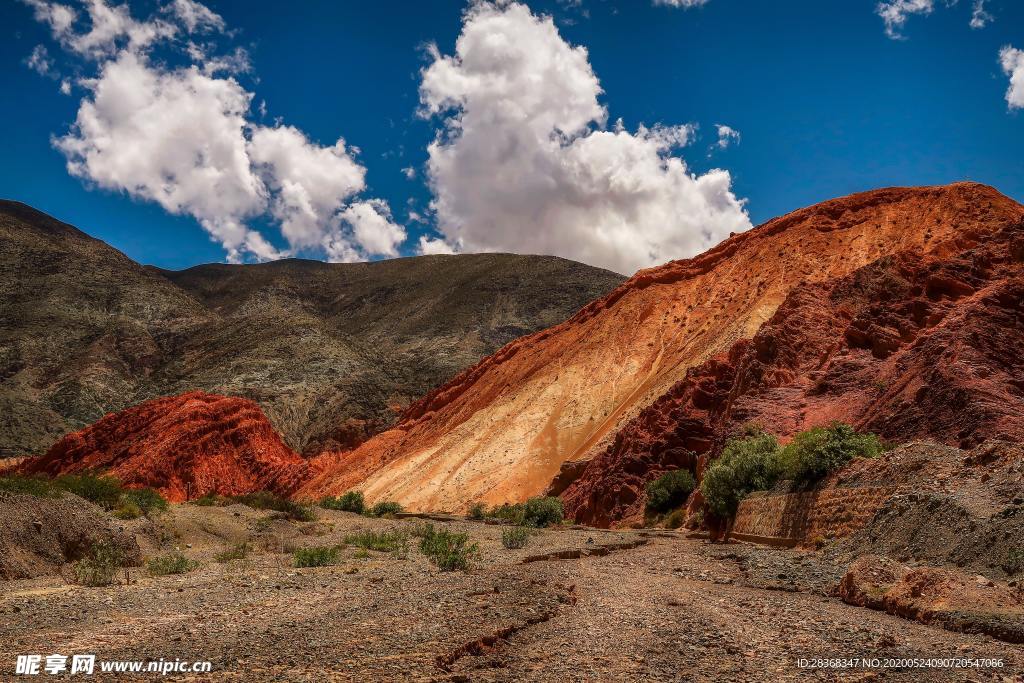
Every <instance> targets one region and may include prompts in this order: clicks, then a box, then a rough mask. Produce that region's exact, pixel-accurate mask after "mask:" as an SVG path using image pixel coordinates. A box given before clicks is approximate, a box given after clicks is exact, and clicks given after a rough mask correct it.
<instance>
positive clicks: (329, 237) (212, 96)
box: [26, 0, 405, 261]
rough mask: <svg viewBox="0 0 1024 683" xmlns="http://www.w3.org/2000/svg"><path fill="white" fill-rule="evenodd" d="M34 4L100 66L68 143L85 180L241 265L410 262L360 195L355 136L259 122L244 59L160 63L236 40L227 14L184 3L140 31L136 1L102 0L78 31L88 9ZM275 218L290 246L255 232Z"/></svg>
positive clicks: (377, 208)
mask: <svg viewBox="0 0 1024 683" xmlns="http://www.w3.org/2000/svg"><path fill="white" fill-rule="evenodd" d="M26 2H27V3H28V4H29V5H30V6H31V7H32V8H33V10H34V11H35V15H36V18H37V19H39V20H40V21H44V22H46V23H47V24H48V25H49V26H50V27H51V30H52V32H53V34H54V37H55V38H56V39H57V40H59V41H60V43H61V44H62V45H63V46H64V47H65V48H67V49H68V50H69V51H71V52H73V53H75V54H77V55H79V56H81V57H83V58H85V59H88V60H95V61H96V62H97V63H98V66H97V67H96V68H97V71H96V74H95V76H94V77H92V78H87V79H83V80H81V81H79V83H80V84H81V85H82V86H83V87H84V88H85V90H86V96H85V98H84V99H83V100H82V101H81V103H80V105H79V109H78V114H77V116H76V118H75V122H74V124H73V125H72V127H71V129H70V130H69V131H68V132H67V133H66V134H65V135H63V136H60V137H57V138H55V139H54V146H55V147H56V148H57V149H58V150H60V151H61V152H63V154H64V155H65V157H66V158H67V164H68V171H69V172H70V173H71V174H72V175H75V176H77V177H79V178H82V179H83V180H86V181H88V182H90V183H93V184H95V185H97V186H99V187H101V188H105V189H109V190H114V191H121V192H125V193H127V194H129V195H131V196H132V197H135V198H137V199H141V200H146V201H152V202H156V203H157V204H159V205H160V206H161V207H163V208H164V209H165V210H167V211H168V212H170V213H173V214H186V215H190V216H192V217H194V218H195V219H196V220H197V221H198V222H199V223H200V225H202V227H203V228H204V229H205V230H206V231H207V232H208V233H209V234H210V235H211V237H213V238H214V239H215V240H217V241H218V242H219V243H220V244H221V245H223V247H224V249H225V251H226V253H227V258H228V260H230V261H240V260H243V259H245V258H255V259H257V260H266V259H273V258H280V257H282V256H287V255H291V254H295V253H309V254H322V255H324V256H325V257H327V258H329V259H331V260H346V261H352V260H360V259H365V258H367V257H369V256H372V255H385V256H393V255H396V254H397V245H398V244H399V243H400V242H401V241H402V240H404V239H405V232H404V230H403V229H402V228H401V227H400V226H398V225H395V224H394V222H393V221H392V220H391V213H390V210H389V209H388V207H387V204H386V203H384V202H383V201H380V200H375V199H360V198H359V197H358V195H359V194H360V193H361V192H363V191H364V190H365V187H366V183H365V173H366V170H365V168H363V167H362V166H361V165H360V164H359V163H358V162H357V161H356V159H355V158H354V153H353V151H352V149H351V148H349V147H347V146H346V144H345V141H344V140H343V139H338V141H337V142H335V144H333V145H330V146H322V145H319V144H317V143H315V142H313V141H311V140H310V139H309V138H308V137H307V136H306V135H305V134H304V133H302V132H301V131H300V130H298V129H297V128H294V127H292V126H285V125H277V126H274V127H267V126H263V125H258V124H256V123H253V122H252V121H251V120H250V105H251V102H252V98H253V95H252V93H250V92H248V91H247V90H246V89H245V88H244V87H243V86H242V85H241V84H240V83H239V82H238V81H236V80H235V79H234V78H233V77H232V76H231V75H230V74H234V73H239V72H244V71H246V70H248V65H249V63H248V56H247V54H246V53H245V52H244V50H236V51H235V52H234V53H229V54H228V55H227V56H218V55H216V54H212V55H209V56H208V54H209V53H211V52H213V50H214V48H215V46H212V45H205V46H202V47H200V46H197V45H196V44H195V43H191V42H190V43H188V45H187V52H186V56H187V57H188V58H189V59H190V61H191V63H189V64H187V65H180V66H176V67H175V66H170V65H168V64H166V63H164V62H162V61H161V62H156V61H155V60H152V59H151V58H150V56H149V51H148V49H147V48H148V47H149V46H151V45H154V44H155V43H156V42H157V41H159V40H163V39H166V38H169V37H172V36H182V35H185V34H193V33H197V32H203V31H222V30H224V22H223V19H221V18H220V16H219V15H217V14H215V13H214V12H212V11H211V10H209V9H208V8H207V7H205V6H204V5H201V4H199V3H198V2H195V0H174V2H172V3H171V4H168V5H165V6H163V7H161V8H160V9H159V10H158V12H157V14H155V15H154V16H153V17H151V18H150V19H148V20H146V21H138V20H136V19H134V18H132V16H131V15H130V13H129V10H128V6H127V5H121V6H112V5H108V4H106V2H105V0H88V4H87V12H88V15H89V18H90V20H89V24H88V27H87V28H82V29H81V30H76V25H77V23H78V17H77V14H76V13H75V12H74V10H71V9H70V8H67V7H65V6H63V5H58V4H57V3H51V2H45V1H44V0H26ZM62 88H63V86H62ZM62 91H63V89H62ZM67 91H68V92H70V84H68V87H67ZM268 215H269V217H270V218H272V219H273V221H274V222H276V224H277V225H278V226H279V228H280V233H281V236H282V237H283V239H284V241H285V242H287V249H279V248H276V247H275V246H274V245H273V244H272V243H271V241H270V240H268V239H267V238H266V237H265V236H264V235H263V234H262V233H260V232H259V231H258V230H256V229H254V228H253V227H251V223H252V222H253V221H255V220H259V219H262V218H263V217H265V216H268Z"/></svg>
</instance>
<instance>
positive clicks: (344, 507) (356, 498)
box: [320, 491, 366, 515]
mask: <svg viewBox="0 0 1024 683" xmlns="http://www.w3.org/2000/svg"><path fill="white" fill-rule="evenodd" d="M320 507H322V508H325V509H327V510H340V511H342V512H354V513H356V514H357V515H361V514H363V512H365V511H366V502H365V501H364V500H363V492H362V491H348V492H346V493H345V494H344V495H342V496H339V497H333V496H327V497H326V498H324V499H323V500H321V501H320Z"/></svg>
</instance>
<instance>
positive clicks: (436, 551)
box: [420, 529, 479, 572]
mask: <svg viewBox="0 0 1024 683" xmlns="http://www.w3.org/2000/svg"><path fill="white" fill-rule="evenodd" d="M420 552H421V553H423V554H424V555H426V556H427V557H429V558H430V560H431V561H432V562H433V563H434V564H436V565H437V567H438V568H439V569H440V570H441V571H443V572H451V571H455V570H462V571H465V570H467V569H469V566H470V563H471V562H472V560H473V558H474V557H476V555H477V553H478V552H479V546H478V545H477V544H476V543H470V542H469V536H468V535H467V534H457V533H452V532H451V531H448V530H447V529H442V530H440V531H434V530H433V529H431V532H430V533H429V534H428V535H426V536H424V537H423V538H422V539H421V540H420Z"/></svg>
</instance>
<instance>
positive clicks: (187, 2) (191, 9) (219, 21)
mask: <svg viewBox="0 0 1024 683" xmlns="http://www.w3.org/2000/svg"><path fill="white" fill-rule="evenodd" d="M168 9H169V11H170V12H171V13H172V14H173V15H174V16H175V17H177V18H178V19H179V20H180V21H181V23H182V25H183V26H184V27H185V30H186V31H188V32H189V33H196V32H200V31H223V30H224V19H223V18H222V17H221V16H220V15H219V14H217V13H216V12H214V11H213V10H211V9H210V8H209V7H207V6H206V5H202V4H200V3H198V2H195V1H194V0H174V2H173V3H171V5H170V7H169V8H168Z"/></svg>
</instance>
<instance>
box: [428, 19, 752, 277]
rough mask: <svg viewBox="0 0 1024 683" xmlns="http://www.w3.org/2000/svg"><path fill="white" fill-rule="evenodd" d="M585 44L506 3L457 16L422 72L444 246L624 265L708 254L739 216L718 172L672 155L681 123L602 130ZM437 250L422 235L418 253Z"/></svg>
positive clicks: (740, 225) (742, 224)
mask: <svg viewBox="0 0 1024 683" xmlns="http://www.w3.org/2000/svg"><path fill="white" fill-rule="evenodd" d="M601 94H602V90H601V86H600V84H599V82H598V79H597V77H596V76H595V75H594V72H593V70H592V69H591V66H590V63H589V59H588V55H587V51H586V49H585V48H583V47H573V46H571V45H569V44H568V43H566V42H565V41H564V40H563V39H562V38H561V36H560V35H559V33H558V30H557V29H556V27H555V25H554V24H553V22H552V21H551V19H550V17H538V16H536V15H534V14H532V13H531V12H530V10H529V9H528V8H527V7H526V6H525V5H522V4H519V3H501V4H492V3H476V4H474V5H472V6H471V7H470V9H469V10H467V12H466V15H465V17H464V24H463V28H462V33H461V35H460V36H459V38H458V41H457V43H456V50H455V54H454V55H451V56H443V55H441V54H439V53H438V52H437V51H436V49H435V50H434V51H433V58H432V63H431V64H430V65H429V66H428V67H427V68H425V69H424V71H423V73H422V83H421V86H420V100H421V103H422V107H423V112H424V115H428V116H429V115H442V114H443V115H445V116H446V118H445V119H444V127H443V129H442V130H441V131H439V133H438V136H437V138H436V139H435V140H434V142H432V143H431V144H430V146H429V148H428V153H429V158H428V162H427V174H428V178H429V182H430V184H431V189H432V190H433V193H434V200H433V202H432V208H433V210H434V213H435V215H436V217H437V222H438V229H439V230H440V232H441V233H442V234H443V236H444V238H445V243H446V244H447V246H448V248H453V249H457V250H468V251H514V252H519V253H544V254H557V255H561V256H564V257H567V258H572V259H577V260H580V261H584V262H586V263H591V264H594V265H599V266H603V267H606V268H610V269H613V270H617V271H619V272H623V273H631V272H633V271H634V270H636V269H637V268H641V267H645V266H650V265H654V264H657V263H661V262H664V261H667V260H669V259H673V258H680V257H685V256H690V255H693V254H695V253H698V252H700V251H703V250H705V249H707V248H708V247H710V246H712V245H713V244H715V243H717V242H718V241H720V240H721V239H722V238H724V237H725V236H727V235H728V234H729V233H730V232H734V231H741V230H745V229H747V228H749V227H750V221H749V219H748V217H747V215H746V212H745V211H744V209H743V203H742V202H741V201H740V200H738V199H737V198H736V197H735V196H734V194H733V192H732V190H731V178H730V176H729V173H728V172H727V171H724V170H713V171H710V172H708V173H706V174H704V175H696V174H694V173H692V172H691V171H690V170H689V169H688V167H687V165H686V163H685V161H683V159H682V158H680V157H678V156H674V155H673V154H672V151H673V149H675V148H677V147H679V146H681V145H684V144H686V143H687V142H688V141H689V140H690V137H691V135H692V132H693V130H692V128H691V127H689V126H655V127H651V128H646V127H643V126H641V127H639V128H638V129H637V130H636V131H635V132H630V131H627V130H625V128H624V127H623V126H622V125H621V124H617V125H616V126H615V127H614V128H613V129H612V130H607V129H605V123H606V121H607V110H606V109H605V107H604V106H603V105H602V104H601V103H600V102H599V101H598V97H599V96H600V95H601ZM440 248H441V247H440V246H439V245H437V244H434V243H433V242H431V241H430V240H421V243H420V249H421V251H423V252H425V253H426V252H427V250H432V251H431V252H430V253H437V252H438V251H439V250H440Z"/></svg>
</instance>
